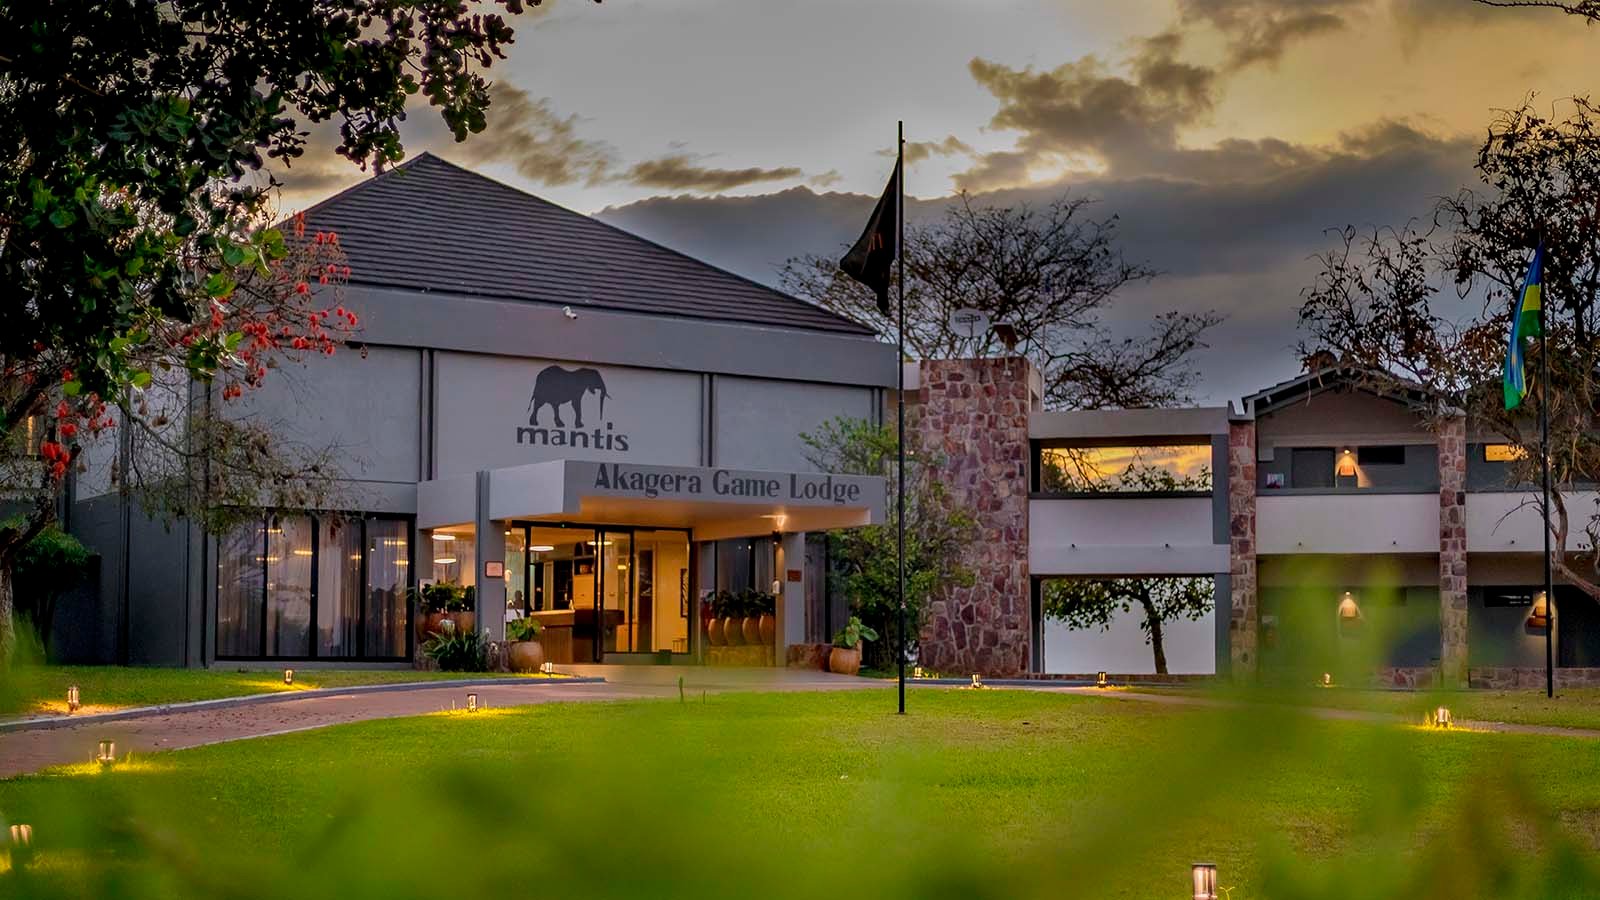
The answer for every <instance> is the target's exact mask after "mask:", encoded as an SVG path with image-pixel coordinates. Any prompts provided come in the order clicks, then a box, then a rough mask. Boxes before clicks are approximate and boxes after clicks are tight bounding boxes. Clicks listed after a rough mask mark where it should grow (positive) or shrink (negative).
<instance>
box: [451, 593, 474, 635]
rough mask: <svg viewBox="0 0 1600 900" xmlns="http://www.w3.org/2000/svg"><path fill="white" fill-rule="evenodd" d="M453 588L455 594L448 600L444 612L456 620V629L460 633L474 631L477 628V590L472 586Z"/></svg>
mask: <svg viewBox="0 0 1600 900" xmlns="http://www.w3.org/2000/svg"><path fill="white" fill-rule="evenodd" d="M452 586H453V587H455V588H456V589H455V593H454V595H453V596H452V597H451V598H450V602H449V604H448V605H447V606H446V607H445V611H446V612H449V613H450V614H451V615H452V616H453V617H454V618H455V620H456V628H458V629H459V630H461V631H476V630H477V628H478V589H477V588H476V587H473V586H472V585H467V586H466V587H459V586H454V585H452Z"/></svg>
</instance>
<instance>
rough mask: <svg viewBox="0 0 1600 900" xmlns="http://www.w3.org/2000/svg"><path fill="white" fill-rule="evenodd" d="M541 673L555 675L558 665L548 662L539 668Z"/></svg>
mask: <svg viewBox="0 0 1600 900" xmlns="http://www.w3.org/2000/svg"><path fill="white" fill-rule="evenodd" d="M539 671H541V672H543V673H544V674H546V675H554V674H555V673H556V664H555V663H553V662H550V661H549V660H546V661H545V662H544V663H542V664H541V665H540V666H539Z"/></svg>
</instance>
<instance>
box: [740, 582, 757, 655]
mask: <svg viewBox="0 0 1600 900" xmlns="http://www.w3.org/2000/svg"><path fill="white" fill-rule="evenodd" d="M762 596H763V594H762V593H761V592H760V591H749V590H747V591H745V592H744V593H742V594H740V595H739V612H741V613H742V614H743V615H744V620H743V621H741V622H740V623H739V625H740V630H741V631H742V632H743V633H744V642H745V643H746V644H749V645H750V646H752V647H758V646H760V645H761V598H762Z"/></svg>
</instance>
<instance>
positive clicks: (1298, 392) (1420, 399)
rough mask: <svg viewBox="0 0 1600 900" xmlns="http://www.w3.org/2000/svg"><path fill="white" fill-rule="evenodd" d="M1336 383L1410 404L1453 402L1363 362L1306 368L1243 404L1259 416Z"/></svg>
mask: <svg viewBox="0 0 1600 900" xmlns="http://www.w3.org/2000/svg"><path fill="white" fill-rule="evenodd" d="M1374 382H1377V383H1387V384H1389V385H1392V386H1394V387H1395V390H1392V391H1385V390H1383V389H1381V388H1380V387H1378V386H1376V385H1375V384H1374ZM1339 385H1349V386H1351V387H1354V388H1356V389H1357V390H1361V391H1365V392H1366V393H1368V394H1371V395H1373V396H1374V397H1378V398H1381V399H1384V400H1394V401H1396V402H1401V403H1407V404H1411V405H1417V406H1426V405H1428V404H1430V403H1435V402H1438V401H1441V400H1442V401H1445V402H1446V403H1447V404H1448V405H1452V406H1453V405H1455V404H1454V403H1453V402H1452V401H1451V400H1450V398H1449V397H1447V396H1445V395H1443V394H1441V393H1439V392H1438V391H1435V390H1433V389H1432V388H1429V387H1428V386H1426V385H1423V384H1419V383H1417V382H1415V381H1412V380H1410V379H1408V378H1403V377H1401V376H1399V375H1396V374H1394V373H1393V372H1388V371H1385V370H1382V369H1373V368H1368V367H1365V366H1343V365H1341V366H1334V367H1332V368H1323V369H1316V370H1313V371H1310V372H1305V373H1303V374H1301V375H1299V376H1297V377H1295V378H1291V379H1288V380H1287V381H1281V382H1279V383H1277V384H1275V385H1272V386H1270V387H1267V388H1263V389H1262V390H1260V391H1257V392H1256V393H1254V394H1250V395H1248V396H1246V397H1244V398H1243V404H1244V408H1245V410H1246V411H1247V412H1248V413H1249V414H1252V415H1257V416H1259V415H1261V414H1262V413H1267V412H1272V411H1274V410H1277V409H1281V408H1283V407H1284V406H1286V405H1288V403H1290V402H1291V401H1294V400H1298V399H1300V398H1302V397H1310V396H1312V395H1315V394H1319V393H1322V392H1323V391H1327V390H1331V389H1333V388H1334V387H1337V386H1339Z"/></svg>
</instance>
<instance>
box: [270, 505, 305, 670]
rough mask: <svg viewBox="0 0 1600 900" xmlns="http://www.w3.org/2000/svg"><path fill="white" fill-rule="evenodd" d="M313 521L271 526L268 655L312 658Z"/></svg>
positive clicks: (286, 519) (284, 519)
mask: <svg viewBox="0 0 1600 900" xmlns="http://www.w3.org/2000/svg"><path fill="white" fill-rule="evenodd" d="M311 531H312V527H311V519H310V518H309V517H307V516H279V517H277V519H276V522H275V524H272V525H269V526H267V647H266V655H267V656H310V655H311V557H312V554H313V552H314V551H313V550H312V549H311Z"/></svg>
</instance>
